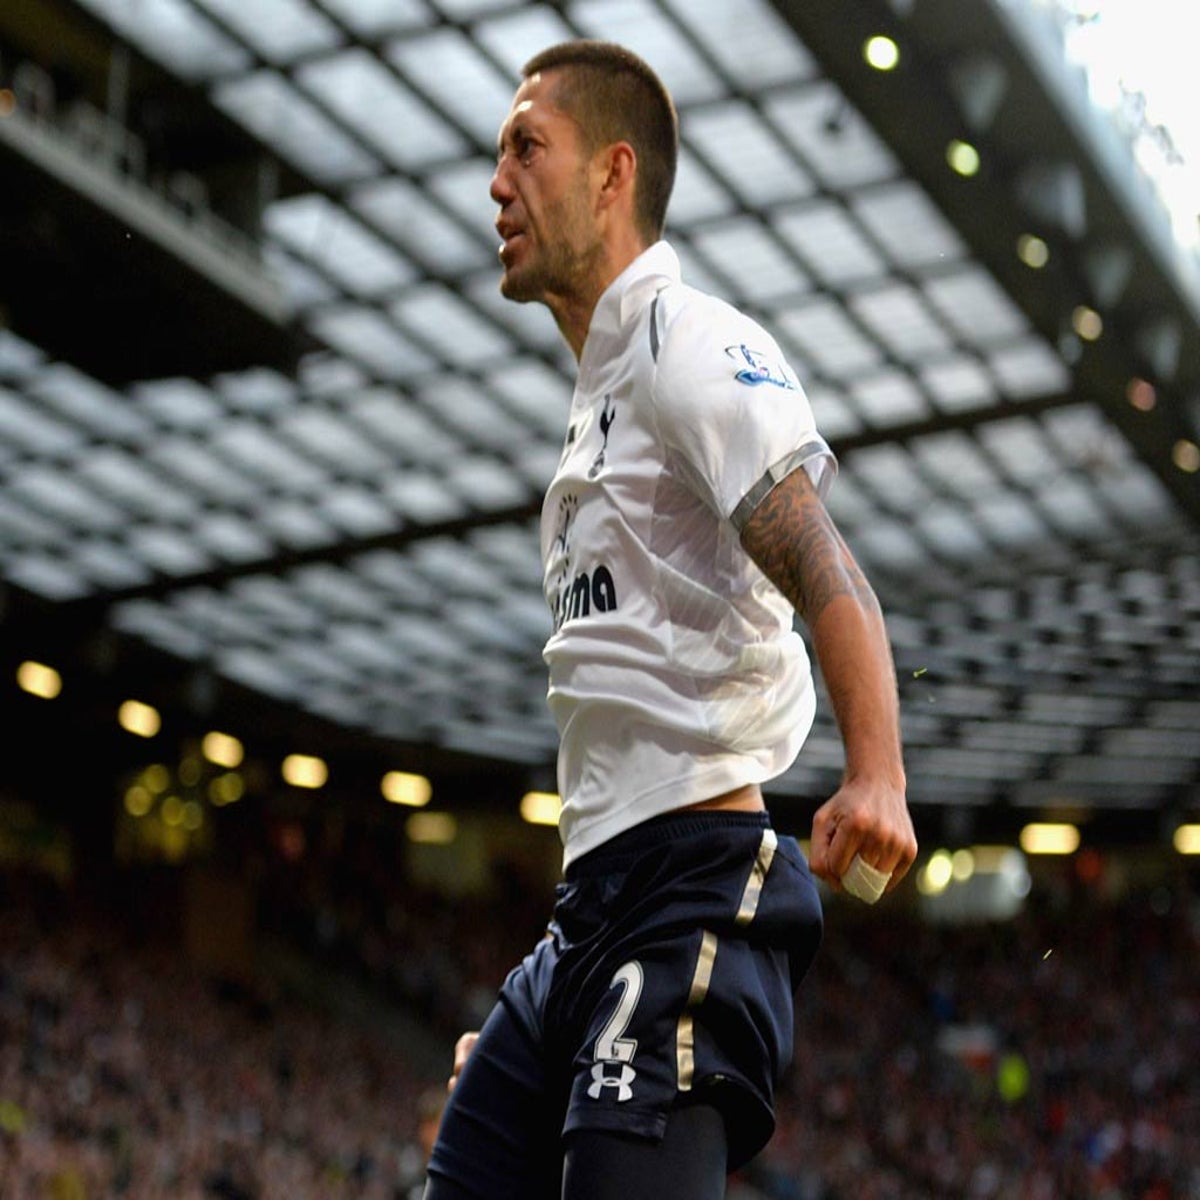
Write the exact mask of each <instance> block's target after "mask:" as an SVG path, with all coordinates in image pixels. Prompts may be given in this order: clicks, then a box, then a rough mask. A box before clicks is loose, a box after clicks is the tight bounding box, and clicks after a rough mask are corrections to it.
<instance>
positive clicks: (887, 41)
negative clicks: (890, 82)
mask: <svg viewBox="0 0 1200 1200" xmlns="http://www.w3.org/2000/svg"><path fill="white" fill-rule="evenodd" d="M863 58H864V59H865V60H866V62H867V65H868V66H871V67H874V68H875V70H877V71H891V70H894V69H895V68H896V66H897V64H898V63H899V62H900V47H899V46H897V45H896V43H895V42H893V41H892V39H891V38H890V37H884V36H883V34H876V35H875V37H870V38H867V40H866V41H865V42H864V43H863Z"/></svg>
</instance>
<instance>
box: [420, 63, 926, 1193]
mask: <svg viewBox="0 0 1200 1200" xmlns="http://www.w3.org/2000/svg"><path fill="white" fill-rule="evenodd" d="M678 141H679V134H678V119H677V116H676V113H675V109H674V105H673V103H672V101H671V98H670V96H669V94H668V93H667V91H666V90H665V88H664V86H663V84H662V83H661V81H660V80H659V79H658V77H657V76H656V75H655V73H654V72H653V71H652V70H651V69H650V67H649V66H647V65H646V64H645V63H644V62H643V61H642V60H641V59H640V58H638V57H636V56H635V55H633V54H632V53H630V52H629V51H627V50H625V49H624V48H622V47H619V46H616V45H614V44H611V43H606V42H595V41H584V40H580V41H573V42H568V43H564V44H562V45H558V46H554V47H551V48H550V49H548V50H545V51H543V52H542V53H540V54H538V55H537V56H536V57H535V58H533V59H532V60H531V61H530V62H529V63H528V64H527V65H526V66H525V68H524V70H523V81H522V82H521V84H520V86H519V88H518V89H517V92H516V95H515V97H514V99H513V103H512V107H511V110H510V111H509V113H508V116H507V118H506V119H505V120H504V123H503V126H502V128H501V130H500V136H499V143H498V150H499V154H498V159H497V165H496V171H495V175H494V176H493V179H492V185H491V195H492V199H493V200H494V201H495V202H496V204H497V205H498V206H499V212H498V215H497V218H496V229H497V231H498V233H499V235H500V238H501V240H502V245H501V247H500V262H501V265H502V267H503V275H502V278H501V282H500V290H501V292H502V293H503V295H505V296H506V297H507V298H509V299H510V300H514V301H517V302H520V303H528V302H530V301H536V302H540V303H542V304H545V305H546V306H547V307H548V308H549V310H550V312H551V313H552V314H553V316H554V319H555V321H556V322H557V324H558V327H559V329H560V331H561V333H562V336H563V338H564V339H565V340H566V342H567V344H568V345H569V346H570V347H571V349H572V351H573V352H574V354H575V357H576V359H577V360H578V363H579V368H578V378H577V383H576V387H575V393H574V396H573V398H572V401H571V409H570V413H569V416H568V418H567V428H566V437H565V441H564V445H563V451H562V457H561V459H560V461H559V465H558V470H557V472H556V474H555V476H554V479H553V481H552V482H551V484H550V487H549V490H548V492H547V494H546V498H545V504H544V507H543V510H542V525H541V546H542V554H543V560H544V572H545V575H544V579H545V591H546V598H547V600H548V602H549V605H550V608H551V611H552V613H553V617H554V631H553V633H552V634H551V636H550V638H549V640H548V642H547V644H546V648H545V658H546V662H547V665H548V668H549V691H548V702H549V705H550V708H551V710H552V712H553V714H554V717H555V719H556V722H557V725H558V728H559V732H560V751H559V758H558V785H559V791H560V794H561V796H562V801H563V810H562V817H561V821H560V832H561V836H562V840H563V868H564V873H563V882H562V883H561V884H560V885H559V887H558V889H557V897H556V902H555V906H554V914H553V919H552V921H551V922H550V925H549V930H548V933H547V936H546V938H545V939H544V940H543V941H542V942H540V943H539V944H538V946H537V947H536V948H535V949H534V950H533V951H532V952H531V953H530V954H529V955H528V956H527V957H526V958H525V960H524V961H523V962H522V963H521V964H520V965H519V966H517V967H516V968H514V970H513V971H512V972H511V973H510V974H509V976H508V978H507V979H506V981H505V983H504V985H503V988H502V989H501V994H500V997H499V1000H498V1002H497V1004H496V1006H495V1007H494V1009H493V1011H492V1013H491V1015H490V1016H489V1018H488V1020H487V1021H486V1022H485V1023H484V1026H483V1028H482V1030H481V1031H480V1032H479V1034H478V1038H477V1040H476V1036H475V1035H474V1034H472V1035H468V1036H466V1037H465V1038H464V1039H463V1040H462V1041H461V1042H460V1045H459V1048H458V1052H457V1055H456V1067H455V1077H454V1080H452V1090H451V1094H450V1097H449V1102H448V1104H447V1108H446V1112H445V1115H444V1117H443V1119H442V1124H441V1129H440V1133H439V1136H438V1140H437V1143H436V1145H435V1147H434V1152H433V1156H432V1160H431V1163H430V1181H429V1184H428V1190H427V1192H426V1196H427V1200H458V1198H463V1197H472V1198H475V1200H506V1198H509V1197H512V1198H514V1200H515V1198H517V1197H519V1198H520V1200H557V1198H559V1197H563V1198H564V1200H640V1198H643V1197H647V1198H649V1197H652V1198H653V1200H675V1198H680V1200H717V1198H718V1197H721V1196H723V1195H724V1191H725V1180H726V1175H727V1173H728V1172H729V1171H731V1170H734V1169H736V1168H737V1167H738V1166H739V1165H741V1164H743V1163H745V1162H746V1161H747V1160H748V1159H749V1158H750V1157H751V1156H753V1155H754V1154H755V1153H756V1152H757V1151H758V1150H759V1149H760V1148H761V1147H762V1146H763V1145H764V1144H765V1143H766V1141H767V1140H768V1139H769V1138H770V1136H771V1133H772V1131H773V1128H774V1117H773V1108H772V1105H773V1094H774V1087H775V1084H776V1083H777V1081H778V1077H779V1075H780V1073H781V1072H782V1070H783V1069H784V1068H785V1067H786V1066H787V1064H788V1062H789V1061H790V1059H791V1056H792V1052H793V1045H792V1042H793V1020H794V1013H793V996H794V994H795V990H796V989H797V988H798V986H799V985H800V981H801V979H802V977H803V976H804V974H805V972H806V970H807V969H808V967H809V965H810V963H811V961H812V958H813V955H814V954H815V952H816V950H817V947H818V943H819V941H820V936H821V922H822V914H821V903H820V897H819V895H818V893H817V890H816V886H815V884H814V881H813V878H812V875H811V874H810V867H811V871H812V872H813V873H815V874H816V875H819V876H821V877H822V878H824V879H825V880H827V881H828V883H829V884H830V885H831V886H832V887H833V888H834V889H839V888H841V887H842V886H843V879H844V880H845V886H850V880H851V878H852V877H854V876H856V875H859V874H863V873H865V874H866V875H868V876H872V877H873V878H875V879H876V880H877V881H879V886H880V887H882V886H883V884H884V882H885V881H886V883H887V886H888V887H895V885H896V884H897V883H898V882H899V881H900V879H901V878H903V876H904V874H905V872H906V871H907V870H908V868H909V866H910V865H911V863H912V862H913V859H914V857H915V856H916V849H917V846H916V839H915V836H914V833H913V826H912V822H911V820H910V815H909V811H908V807H907V803H906V800H905V777H904V768H903V762H902V755H901V746H900V736H899V720H898V714H897V693H896V679H895V671H894V667H893V663H892V658H891V651H890V647H889V644H888V640H887V635H886V632H885V628H884V624H883V620H882V617H881V614H880V610H879V605H878V603H877V601H876V598H875V596H874V593H873V592H872V590H871V588H870V586H869V585H868V583H867V581H866V579H865V578H864V577H863V574H862V572H861V570H860V569H859V567H858V566H857V564H856V563H855V561H854V559H853V557H852V556H851V553H850V551H849V550H848V549H847V547H846V545H845V543H844V542H843V541H842V539H841V537H840V536H839V535H838V532H837V530H836V529H835V527H834V525H833V522H832V521H831V519H830V517H829V514H828V513H827V511H826V509H825V507H824V504H823V503H822V496H823V495H824V494H825V492H826V491H827V489H828V488H829V486H830V484H831V483H832V481H833V478H834V475H835V472H836V464H835V462H834V458H833V455H832V454H831V452H830V450H829V448H828V446H827V445H826V443H825V442H824V441H823V440H822V438H821V436H820V434H819V433H818V432H817V430H816V428H815V426H814V422H813V417H812V413H811V410H810V408H809V405H808V402H807V400H806V398H805V395H804V392H803V390H802V388H801V386H800V383H799V382H798V380H797V378H796V376H795V374H794V373H793V372H792V370H791V368H790V367H789V366H788V364H787V363H786V361H785V360H784V357H783V355H782V353H781V352H780V349H779V347H778V346H777V345H776V343H775V341H774V340H773V338H772V337H771V336H770V335H769V334H768V333H767V332H766V331H765V330H763V329H762V328H761V327H760V326H759V325H758V324H757V323H755V322H754V321H752V320H750V319H749V318H748V317H746V316H745V315H743V314H742V313H740V312H738V311H737V310H736V309H734V308H733V307H731V306H730V305H728V304H726V303H724V302H722V301H721V300H718V299H716V298H713V297H710V296H708V295H705V294H702V293H701V292H699V291H697V290H695V289H693V288H691V287H689V286H687V285H685V284H684V283H683V282H682V281H681V279H680V268H679V261H678V258H677V257H676V255H675V253H674V251H673V250H672V248H671V247H670V245H669V244H668V243H667V242H665V241H663V240H662V231H663V225H664V220H665V214H666V210H667V204H668V200H669V198H670V195H671V189H672V185H673V182H674V177H675V164H676V158H677V154H678ZM733 150H736V147H731V151H733ZM794 614H799V616H800V617H801V618H802V620H803V621H804V623H805V625H806V627H807V630H808V633H809V636H810V638H811V641H812V644H813V647H814V649H815V652H816V655H817V658H818V661H819V664H820V668H821V671H822V674H823V677H824V680H825V683H826V685H827V690H828V693H829V697H830V701H831V704H832V706H833V710H834V714H835V717H836V719H837V722H838V726H839V729H840V732H841V736H842V740H843V742H844V745H845V754H846V768H845V773H844V776H843V778H842V781H841V785H840V787H839V789H838V790H837V792H836V793H835V795H834V796H833V797H832V798H831V799H829V800H828V801H826V802H825V803H824V804H823V805H822V806H821V808H820V809H819V811H818V812H817V813H816V815H815V817H814V820H813V828H812V849H811V857H810V860H809V862H807V863H806V862H805V861H804V857H803V854H802V853H801V851H800V847H799V844H798V843H797V842H796V841H795V839H793V838H790V837H780V836H778V835H777V834H776V833H775V831H774V830H773V829H772V826H771V822H770V818H769V816H768V814H767V811H766V808H765V805H764V803H763V797H762V792H761V789H760V785H761V784H763V783H764V782H766V781H768V780H770V779H772V778H774V777H776V776H778V775H779V774H780V773H782V772H783V771H785V770H786V769H787V767H788V766H789V765H790V764H791V763H792V762H793V760H794V759H795V757H796V755H797V754H798V753H799V751H800V748H801V745H802V743H803V742H804V739H805V737H806V735H807V733H808V730H809V728H810V726H811V724H812V720H813V714H814V707H815V696H814V684H813V680H812V676H811V671H810V667H809V661H808V657H807V654H806V650H805V644H804V641H803V640H802V638H801V637H800V635H799V634H798V633H797V632H796V631H795V630H794V629H793V616H794ZM472 1047H473V1048H472ZM468 1051H469V1053H468ZM460 1070H461V1074H460V1073H459V1071H460Z"/></svg>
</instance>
